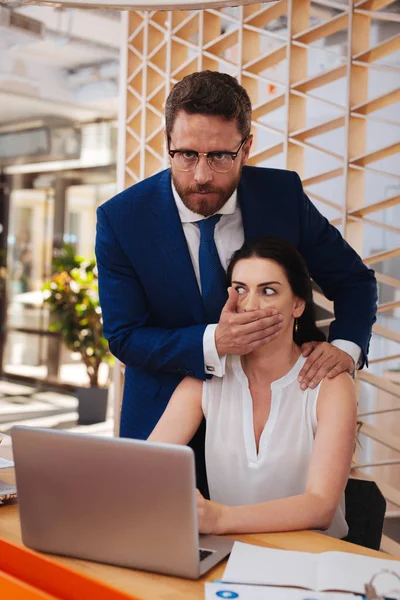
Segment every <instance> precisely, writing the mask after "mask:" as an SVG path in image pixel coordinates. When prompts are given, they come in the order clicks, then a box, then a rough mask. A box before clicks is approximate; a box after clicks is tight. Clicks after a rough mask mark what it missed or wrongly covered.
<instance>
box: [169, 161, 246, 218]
mask: <svg viewBox="0 0 400 600" xmlns="http://www.w3.org/2000/svg"><path fill="white" fill-rule="evenodd" d="M241 173H242V169H240V171H239V173H238V175H237V177H236V178H235V179H234V180H233V181H232V182H231V184H230V185H229V187H227V188H224V189H221V188H217V187H214V186H212V185H211V184H209V183H205V184H204V185H196V184H194V185H193V186H191V187H183V186H182V185H181V184H180V183H179V181H177V180H176V178H175V177H174V173H173V172H171V176H172V181H173V184H174V186H175V189H176V191H177V192H178V194H179V197H180V198H181V200H182V202H183V204H184V205H185V206H186V207H187V208H188V209H189V210H191V211H192V212H194V213H196V214H198V215H202V216H203V217H209V216H210V215H214V214H215V213H217V212H218V211H219V210H221V208H222V207H223V206H224V204H226V203H227V201H228V200H229V198H230V197H231V196H232V194H233V192H234V191H235V190H236V189H237V187H238V185H239V181H240V176H241ZM200 192H203V193H204V192H206V193H214V194H216V196H215V198H213V199H210V198H207V197H204V198H202V197H199V196H197V197H196V198H194V197H193V194H194V193H200Z"/></svg>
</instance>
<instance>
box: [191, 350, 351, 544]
mask: <svg viewBox="0 0 400 600" xmlns="http://www.w3.org/2000/svg"><path fill="white" fill-rule="evenodd" d="M305 361H306V358H304V357H303V356H300V357H299V359H298V360H297V362H296V364H295V365H294V366H293V367H292V369H291V370H290V371H289V372H288V373H286V375H284V376H283V377H281V378H280V379H278V380H277V381H274V382H273V383H272V384H271V410H270V414H269V417H268V420H267V422H266V424H265V427H264V430H263V432H262V434H261V437H260V441H259V449H258V453H257V449H256V442H255V438H254V427H253V401H252V397H251V394H250V390H249V383H248V380H247V377H246V375H245V373H244V371H243V368H242V365H241V361H240V357H239V356H229V357H228V360H227V363H226V373H225V376H224V377H222V378H219V377H213V378H212V379H209V380H207V381H205V382H204V384H203V395H202V407H203V413H204V416H205V418H206V420H207V427H206V442H205V452H206V467H207V478H208V485H209V490H210V498H211V500H214V501H216V502H221V503H222V504H228V505H230V506H236V505H243V504H258V503H261V502H267V501H269V500H276V499H278V498H285V497H288V496H295V495H298V494H302V493H304V491H305V489H306V482H307V476H308V468H309V464H310V460H311V452H312V447H313V443H314V437H315V433H316V430H317V413H316V407H317V400H318V393H319V389H320V385H319V386H318V387H317V388H315V389H313V390H312V389H307V390H305V391H303V390H301V388H300V385H299V384H298V381H297V377H298V374H299V372H300V370H301V368H302V366H303V365H304V363H305ZM326 477H329V473H326ZM344 514H345V513H344V497H343V498H342V501H341V503H340V506H339V507H338V509H337V511H336V513H335V516H334V520H333V522H332V525H331V526H330V527H329V529H328V530H327V531H324V532H322V533H326V534H327V535H330V536H332V537H337V538H343V537H345V536H346V535H347V533H348V527H347V523H346V520H345V517H344Z"/></svg>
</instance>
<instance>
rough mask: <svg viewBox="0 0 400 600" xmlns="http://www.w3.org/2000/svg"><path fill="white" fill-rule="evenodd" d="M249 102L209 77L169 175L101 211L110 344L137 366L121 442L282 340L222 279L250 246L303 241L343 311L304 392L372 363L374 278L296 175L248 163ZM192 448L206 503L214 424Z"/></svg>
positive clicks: (188, 96) (193, 81)
mask: <svg viewBox="0 0 400 600" xmlns="http://www.w3.org/2000/svg"><path fill="white" fill-rule="evenodd" d="M251 112H252V108H251V102H250V99H249V96H248V94H247V92H246V90H245V89H244V88H243V87H242V86H241V85H239V83H238V82H237V80H236V79H235V78H233V77H231V76H230V75H227V74H225V73H218V72H213V71H202V72H200V73H193V74H191V75H188V76H187V77H185V78H184V79H182V81H180V82H179V83H177V84H176V85H175V86H174V87H173V89H172V91H171V93H170V95H169V97H168V99H167V101H166V110H165V117H166V131H165V139H166V146H167V150H168V155H169V160H170V168H169V169H167V170H165V171H162V172H161V173H158V174H157V175H154V176H153V177H150V178H148V179H145V180H144V181H141V182H140V183H137V184H136V185H134V186H132V187H130V188H129V189H127V190H125V191H123V192H122V193H120V194H118V195H117V196H115V197H114V198H112V199H111V200H109V201H108V202H106V203H105V204H103V205H102V206H100V207H99V209H98V212H97V217H98V222H97V237H96V256H97V264H98V271H99V291H100V300H101V305H102V311H103V318H104V333H105V336H106V338H107V339H108V341H109V345H110V349H111V352H112V353H113V354H114V355H115V356H116V357H117V358H118V359H119V360H120V361H121V362H122V363H124V364H125V365H126V372H125V387H124V395H123V403H122V412H121V430H120V434H121V436H124V437H132V438H140V439H145V438H147V437H148V435H149V434H150V432H151V431H152V430H153V428H154V426H155V424H156V422H157V421H158V419H159V418H160V416H161V415H162V413H163V411H164V410H165V407H166V405H167V403H168V401H169V399H170V397H171V395H172V393H173V391H174V389H175V388H176V386H177V385H178V383H179V382H180V381H181V380H182V378H183V377H185V376H186V375H190V376H192V377H197V378H199V379H205V378H207V377H210V376H215V377H222V376H223V375H224V367H225V358H226V356H227V355H228V354H239V355H244V354H247V353H249V352H252V351H253V350H256V349H257V348H259V347H260V346H262V345H264V344H268V343H269V342H270V341H271V340H273V339H275V337H276V336H277V335H278V334H279V330H280V327H281V315H280V314H278V313H277V311H276V310H274V309H273V308H268V309H263V310H255V311H251V312H246V313H236V297H235V293H234V292H233V291H231V292H230V294H229V298H228V295H227V290H226V283H225V271H226V267H227V264H228V262H229V259H230V257H231V256H232V254H233V252H234V251H235V250H237V249H238V248H239V247H240V246H241V245H242V243H243V241H244V240H245V239H248V238H251V237H261V236H267V235H275V236H281V237H284V238H286V239H287V240H288V241H290V242H292V243H293V244H294V245H295V246H296V247H297V248H298V250H299V251H300V253H301V254H302V255H303V257H304V258H305V260H306V263H307V266H308V269H309V272H310V275H311V277H312V278H313V279H314V280H315V281H316V283H317V284H318V285H319V286H320V287H321V288H322V290H323V292H324V294H325V295H326V296H327V297H328V298H329V299H331V300H333V302H334V308H335V320H334V321H333V322H332V324H331V326H330V332H329V341H328V342H322V343H321V342H315V343H313V342H311V343H308V344H305V345H304V347H302V352H303V354H304V355H305V356H308V360H307V361H306V363H305V365H304V367H303V369H302V371H301V373H300V376H299V385H300V386H301V387H302V389H306V388H307V387H308V386H309V387H311V388H314V387H315V386H317V385H318V384H319V382H320V381H321V380H322V379H323V378H324V377H334V376H336V375H338V374H339V373H341V372H343V371H348V372H350V373H353V372H354V369H355V368H357V367H358V368H360V367H362V366H363V365H364V363H365V362H366V359H367V353H368V347H369V341H370V336H371V328H372V324H373V322H374V320H375V314H376V302H377V290H376V281H375V277H374V273H373V271H371V270H369V269H367V267H365V265H364V264H363V263H362V261H361V259H360V257H359V256H358V255H357V254H356V253H355V252H354V250H353V249H352V248H351V247H350V246H349V245H348V244H347V243H346V242H345V241H344V240H343V238H342V236H341V235H340V233H339V232H338V231H337V230H336V229H335V228H334V227H332V226H331V225H330V224H329V222H328V221H327V220H326V219H325V218H324V217H323V216H322V215H321V214H320V213H319V212H318V210H317V209H316V207H315V206H314V205H313V204H312V203H311V202H310V200H309V199H308V198H307V196H306V195H305V194H304V192H303V189H302V185H301V181H300V178H299V176H298V175H297V174H296V173H294V172H291V171H286V170H279V169H267V168H261V167H250V166H246V163H247V161H248V157H249V153H250V148H251V145H252V135H251ZM191 445H192V447H193V449H194V451H195V454H196V468H197V477H198V481H197V484H198V487H199V489H200V491H201V492H202V493H203V495H205V496H206V497H207V481H206V476H205V470H204V456H203V453H204V424H203V426H202V427H201V428H200V430H199V431H198V432H197V434H196V436H195V438H193V440H192V442H191Z"/></svg>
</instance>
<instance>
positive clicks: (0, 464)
mask: <svg viewBox="0 0 400 600" xmlns="http://www.w3.org/2000/svg"><path fill="white" fill-rule="evenodd" d="M13 467H14V463H13V461H12V460H7V459H6V458H0V469H12V468H13Z"/></svg>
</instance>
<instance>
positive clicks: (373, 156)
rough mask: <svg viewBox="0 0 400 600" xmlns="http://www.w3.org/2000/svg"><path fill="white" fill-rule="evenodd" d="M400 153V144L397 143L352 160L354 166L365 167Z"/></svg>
mask: <svg viewBox="0 0 400 600" xmlns="http://www.w3.org/2000/svg"><path fill="white" fill-rule="evenodd" d="M399 152H400V142H396V143H394V144H390V145H389V146H385V147H384V148H380V149H379V150H375V151H374V152H370V153H368V154H364V156H357V157H356V158H353V159H352V160H351V163H352V164H353V165H360V166H365V165H369V164H370V163H373V162H377V161H378V160H383V159H384V158H387V157H388V156H393V154H398V153H399Z"/></svg>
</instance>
